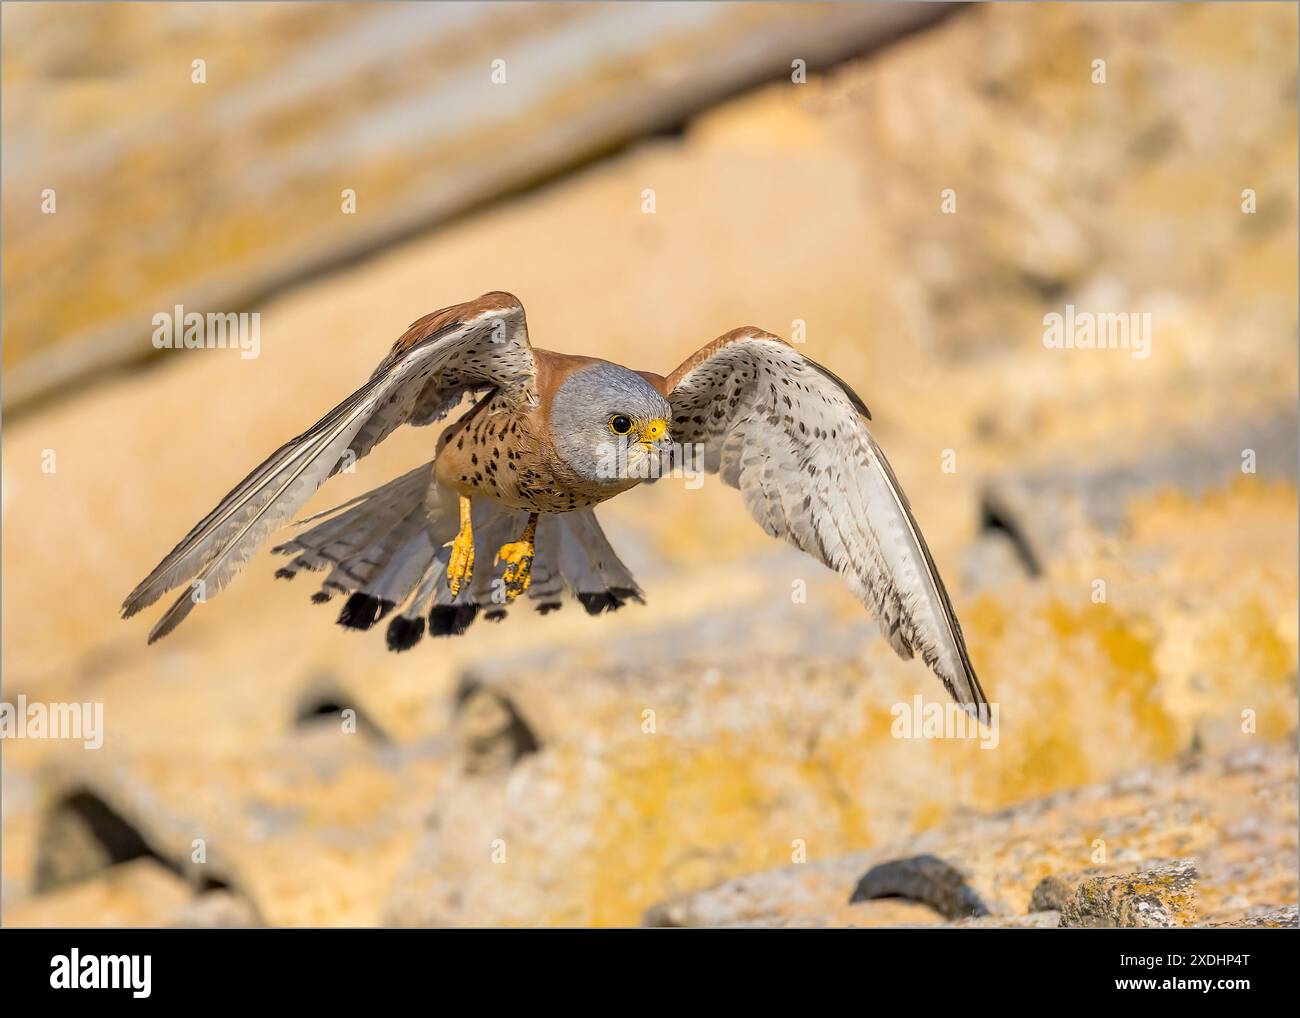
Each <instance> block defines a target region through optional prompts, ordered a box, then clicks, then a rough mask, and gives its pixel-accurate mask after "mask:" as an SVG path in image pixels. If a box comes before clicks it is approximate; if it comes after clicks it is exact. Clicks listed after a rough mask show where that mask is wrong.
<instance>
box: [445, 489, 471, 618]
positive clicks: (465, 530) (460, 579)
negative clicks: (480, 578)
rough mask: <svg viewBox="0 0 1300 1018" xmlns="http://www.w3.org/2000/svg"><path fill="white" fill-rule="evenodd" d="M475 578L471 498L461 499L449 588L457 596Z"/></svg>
mask: <svg viewBox="0 0 1300 1018" xmlns="http://www.w3.org/2000/svg"><path fill="white" fill-rule="evenodd" d="M473 578H474V530H473V527H471V526H470V500H469V499H467V498H463V497H462V498H461V500H460V532H459V533H458V534H457V535H456V539H455V540H454V541H452V542H451V558H450V559H448V560H447V589H448V590H450V591H451V593H452V596H453V597H455V596H456V595H457V594H459V593H460V588H461V587H462V586H468V585H469V582H470V581H471V580H472V579H473Z"/></svg>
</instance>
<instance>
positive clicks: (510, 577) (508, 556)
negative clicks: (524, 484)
mask: <svg viewBox="0 0 1300 1018" xmlns="http://www.w3.org/2000/svg"><path fill="white" fill-rule="evenodd" d="M536 536H537V513H532V514H530V515H529V517H528V523H527V525H526V526H525V527H524V532H523V534H521V535H520V537H519V540H518V541H511V542H510V543H509V544H503V545H502V546H501V547H500V548H499V549H498V550H497V557H496V559H495V560H494V562H493V565H499V564H500V563H502V562H504V563H505V564H506V568H505V570H504V571H503V572H502V573H501V581H502V582H503V583H504V584H505V594H506V604H509V603H510V602H511V601H513V600H514V599H515V598H517V597H518V596H519V595H520V594H522V593H523V592H524V591H525V590H527V589H528V585H529V584H530V583H532V582H533V556H534V555H535V554H536V549H535V548H534V547H533V539H534V538H535V537H536Z"/></svg>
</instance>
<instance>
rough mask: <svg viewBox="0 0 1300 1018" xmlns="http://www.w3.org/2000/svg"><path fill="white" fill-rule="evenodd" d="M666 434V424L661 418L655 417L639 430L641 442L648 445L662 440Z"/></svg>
mask: <svg viewBox="0 0 1300 1018" xmlns="http://www.w3.org/2000/svg"><path fill="white" fill-rule="evenodd" d="M667 434H668V422H667V421H665V420H664V419H663V418H662V417H656V418H655V419H654V420H653V421H649V422H648V423H647V424H646V426H645V427H644V428H642V429H641V441H642V442H644V443H646V444H647V445H649V444H650V443H651V442H657V441H659V439H661V438H663V437H664V436H665V435H667Z"/></svg>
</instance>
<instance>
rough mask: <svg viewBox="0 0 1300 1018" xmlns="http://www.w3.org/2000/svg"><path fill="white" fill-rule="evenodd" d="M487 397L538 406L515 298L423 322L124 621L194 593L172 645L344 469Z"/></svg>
mask: <svg viewBox="0 0 1300 1018" xmlns="http://www.w3.org/2000/svg"><path fill="white" fill-rule="evenodd" d="M486 388H495V389H501V390H506V391H510V392H513V393H516V394H517V395H518V397H519V398H520V399H525V400H536V365H535V364H534V361H533V353H532V348H531V347H530V346H529V343H528V329H527V325H526V323H525V321H524V309H523V306H522V305H521V304H520V303H519V301H518V300H517V299H516V298H514V297H512V296H511V295H510V294H508V293H489V294H484V295H483V296H482V297H480V298H478V299H477V300H472V301H468V302H466V303H464V304H458V305H455V306H454V307H449V308H444V309H443V310H441V311H435V312H434V313H433V314H430V315H426V316H425V317H424V318H421V319H420V320H419V321H417V322H415V323H414V324H413V325H412V326H411V327H410V328H409V329H407V330H406V332H405V333H404V334H403V335H402V337H401V338H400V339H399V340H398V341H397V342H396V343H395V344H394V346H393V349H392V351H391V352H390V353H389V354H388V356H387V357H385V358H384V360H383V361H382V362H381V363H380V365H379V367H378V368H376V369H375V372H374V374H373V375H371V376H370V379H369V381H367V382H366V384H365V385H363V386H362V387H361V388H360V389H358V390H357V391H356V392H354V393H353V394H352V395H351V396H349V397H348V398H347V399H345V400H344V401H343V402H342V403H340V404H339V405H338V406H336V407H335V408H334V409H333V410H331V411H330V412H329V413H328V414H326V415H325V416H324V417H323V418H321V419H320V420H319V421H317V422H316V423H315V424H313V425H312V426H311V427H310V428H309V429H308V430H307V431H305V432H303V433H302V434H301V435H299V436H298V437H297V438H294V439H291V440H290V441H288V442H286V443H285V444H284V445H282V446H280V448H279V449H277V450H276V451H275V452H274V453H272V454H271V456H270V457H269V458H268V459H267V460H266V462H264V463H263V464H262V465H261V466H259V467H258V468H257V469H256V470H254V471H253V472H252V473H251V474H249V475H248V476H247V477H245V478H244V479H243V480H242V481H241V482H240V483H239V484H238V485H236V486H235V488H234V490H233V491H231V492H230V494H228V495H227V496H226V497H225V498H223V499H222V500H221V501H220V503H218V505H217V507H216V508H215V509H213V510H212V512H210V513H208V515H207V516H205V517H204V518H203V519H202V520H200V521H199V522H198V524H196V525H195V527H194V529H193V530H191V531H190V532H189V533H188V534H186V535H185V537H184V538H183V539H182V540H181V542H180V544H178V545H177V546H176V547H175V548H173V549H172V551H171V552H170V554H168V555H167V557H166V558H164V559H163V560H162V561H161V562H160V563H158V565H157V567H156V568H155V569H154V570H153V572H151V573H150V574H149V575H148V576H147V577H145V579H144V580H143V581H142V582H141V583H140V585H139V586H138V587H136V588H135V590H133V591H132V592H131V593H130V595H129V596H128V597H127V599H126V601H125V602H123V604H122V616H123V618H129V617H130V616H132V615H134V614H135V613H136V612H138V611H139V610H140V609H142V608H145V607H148V606H149V605H151V604H153V602H154V601H156V600H158V598H160V597H161V596H162V595H163V594H165V593H166V592H167V591H169V590H171V589H172V588H174V587H177V586H179V585H181V584H186V585H187V586H186V589H185V591H184V592H182V594H181V596H180V597H179V598H178V599H177V600H176V602H175V603H174V604H173V605H172V606H171V608H169V609H168V610H167V613H166V614H165V615H163V617H162V618H161V619H159V621H158V624H157V625H156V626H154V628H153V630H152V631H151V632H150V634H149V642H150V643H152V642H153V641H154V640H156V639H158V638H159V637H162V636H165V635H167V634H168V633H170V632H171V631H172V630H173V629H175V628H176V626H177V625H179V624H180V623H181V621H182V620H183V619H184V618H185V616H187V615H188V614H189V613H190V611H191V610H192V609H193V607H194V605H195V604H196V603H199V602H201V601H203V600H206V599H207V598H210V597H213V596H215V595H216V594H217V593H218V592H220V590H221V589H222V588H223V587H224V586H225V585H226V584H227V583H228V582H229V581H230V580H231V578H232V577H234V575H235V574H236V573H237V572H238V571H239V569H240V568H241V567H242V566H243V564H244V563H245V562H246V561H248V559H249V558H250V557H251V556H252V554H253V552H254V551H256V550H257V548H258V547H259V546H260V545H261V544H262V543H263V542H264V541H265V540H266V538H267V537H268V536H269V535H270V534H271V532H272V531H273V530H275V529H276V528H277V527H279V526H281V525H282V524H284V523H286V522H287V521H288V520H289V519H290V518H291V517H292V516H293V514H294V513H296V512H297V511H298V509H299V508H300V507H301V506H302V505H303V504H304V503H305V502H306V501H307V500H308V499H309V498H310V497H311V496H312V495H313V494H314V493H315V492H316V490H317V489H318V488H319V487H320V486H321V485H322V484H324V483H325V481H326V479H328V478H329V477H330V475H331V474H333V473H334V472H335V471H336V470H338V469H339V468H340V465H341V464H342V465H346V464H347V463H351V462H353V461H355V460H356V459H360V458H361V457H362V456H364V455H366V454H367V453H368V452H370V450H371V449H373V448H374V447H375V446H376V445H378V444H379V443H380V442H381V441H383V440H384V439H385V438H386V437H388V435H389V434H390V433H391V432H392V431H393V429H395V428H397V427H398V426H399V425H401V424H404V423H406V422H408V421H409V422H411V423H414V424H428V423H429V422H431V421H434V420H437V419H438V418H439V417H441V416H444V415H445V414H446V413H447V412H448V411H450V410H451V409H452V408H453V407H455V406H456V404H457V403H459V402H460V400H461V398H462V397H463V396H464V395H465V393H466V392H472V391H477V390H480V389H486ZM345 458H346V459H345Z"/></svg>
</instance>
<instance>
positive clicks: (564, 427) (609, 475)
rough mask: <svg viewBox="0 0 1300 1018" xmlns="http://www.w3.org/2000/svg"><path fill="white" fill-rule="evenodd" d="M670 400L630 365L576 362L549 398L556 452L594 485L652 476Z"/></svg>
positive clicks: (664, 443) (665, 436)
mask: <svg viewBox="0 0 1300 1018" xmlns="http://www.w3.org/2000/svg"><path fill="white" fill-rule="evenodd" d="M672 412H673V411H672V406H671V405H669V403H668V401H667V400H666V399H664V398H663V396H661V395H660V394H659V393H658V392H657V391H656V390H655V389H654V387H653V386H651V385H650V384H649V383H648V382H647V381H646V380H645V379H644V378H642V377H641V376H640V375H638V374H637V373H636V372H635V371H630V370H628V369H627V368H624V367H620V366H618V365H617V364H606V363H603V362H601V363H596V364H592V365H590V366H588V367H584V368H579V369H578V370H577V371H575V372H574V373H573V374H571V375H570V376H569V377H568V378H566V379H565V380H564V382H563V383H561V385H560V387H559V389H557V390H556V393H555V399H554V400H553V402H552V403H551V429H552V431H553V433H554V440H555V448H556V451H557V452H558V453H559V454H560V458H561V459H563V460H564V462H565V463H566V464H567V465H568V466H569V468H570V469H571V470H573V471H574V472H575V473H576V474H577V475H578V476H579V477H581V478H583V480H586V481H589V482H591V483H592V484H593V485H595V486H597V487H611V488H625V487H629V486H630V485H631V484H635V483H636V482H637V481H640V480H644V479H645V478H646V477H648V476H656V475H655V474H654V473H653V471H654V470H655V469H657V467H658V465H659V463H660V461H661V457H662V455H663V453H664V451H665V450H666V449H667V447H668V443H669V433H668V429H669V422H670V421H671V420H672Z"/></svg>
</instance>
